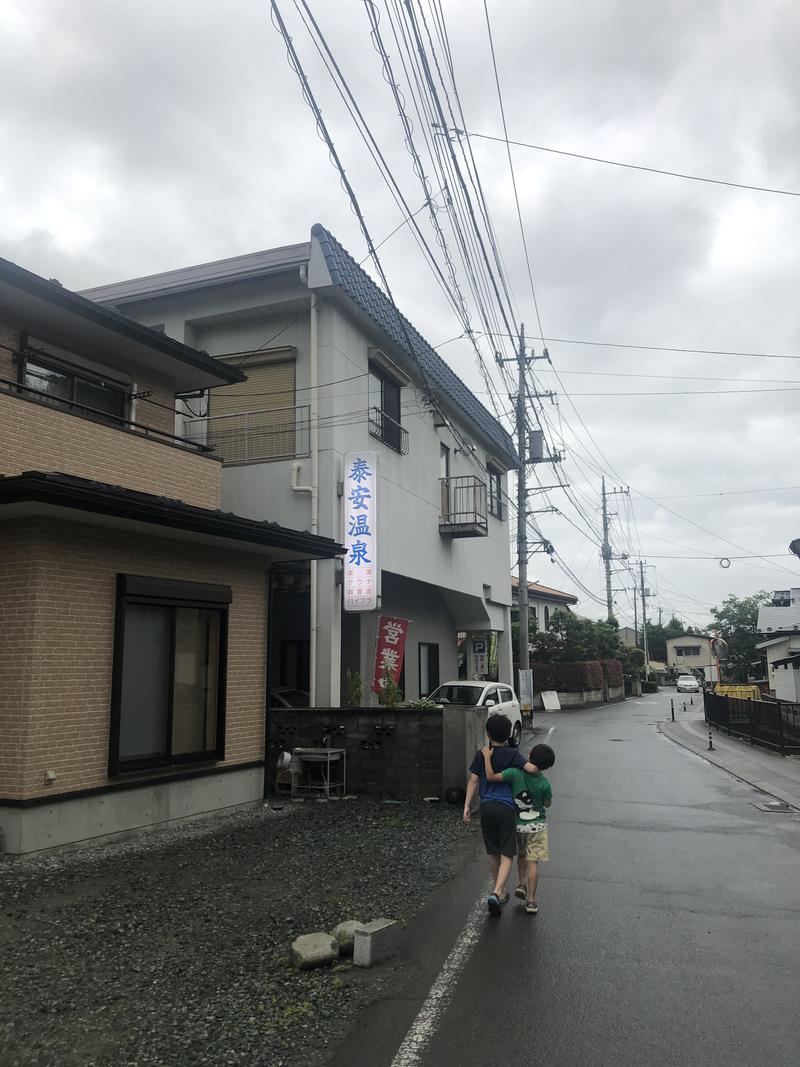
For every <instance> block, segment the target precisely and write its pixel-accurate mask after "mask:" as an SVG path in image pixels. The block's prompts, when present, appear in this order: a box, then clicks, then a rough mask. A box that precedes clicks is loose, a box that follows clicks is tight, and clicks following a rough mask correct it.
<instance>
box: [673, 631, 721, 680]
mask: <svg viewBox="0 0 800 1067" xmlns="http://www.w3.org/2000/svg"><path fill="white" fill-rule="evenodd" d="M667 667H668V668H672V669H673V670H676V671H678V673H680V672H681V671H685V673H686V674H694V673H697V672H701V673H702V675H703V677H704V678H705V680H706V681H707V682H718V681H719V671H718V668H717V660H716V657H715V656H714V655H713V654H712V652H711V638H710V637H704V636H703V635H702V634H682V635H681V636H680V637H668V638H667Z"/></svg>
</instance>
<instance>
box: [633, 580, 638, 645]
mask: <svg viewBox="0 0 800 1067" xmlns="http://www.w3.org/2000/svg"><path fill="white" fill-rule="evenodd" d="M633 647H634V648H638V647H639V595H638V593H637V591H636V578H635V576H634V579H633Z"/></svg>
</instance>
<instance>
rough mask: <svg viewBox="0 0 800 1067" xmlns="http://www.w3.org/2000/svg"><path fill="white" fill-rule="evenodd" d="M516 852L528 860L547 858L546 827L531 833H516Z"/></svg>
mask: <svg viewBox="0 0 800 1067" xmlns="http://www.w3.org/2000/svg"><path fill="white" fill-rule="evenodd" d="M517 853H518V855H519V856H520V857H522V856H524V857H525V859H528V860H549V859H550V850H549V848H548V846H547V827H546V826H545V828H544V829H543V830H537V831H536V832H535V833H532V834H517Z"/></svg>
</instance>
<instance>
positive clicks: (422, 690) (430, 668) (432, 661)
mask: <svg viewBox="0 0 800 1067" xmlns="http://www.w3.org/2000/svg"><path fill="white" fill-rule="evenodd" d="M438 688H439V646H438V645H433V644H422V643H420V645H419V695H420V696H421V697H426V696H429V695H430V694H431V693H432V692H433V691H434V689H438Z"/></svg>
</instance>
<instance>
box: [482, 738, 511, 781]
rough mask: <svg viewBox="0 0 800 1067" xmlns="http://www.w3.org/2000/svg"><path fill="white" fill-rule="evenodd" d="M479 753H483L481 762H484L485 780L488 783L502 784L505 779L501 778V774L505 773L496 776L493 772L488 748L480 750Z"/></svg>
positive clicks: (490, 753)
mask: <svg viewBox="0 0 800 1067" xmlns="http://www.w3.org/2000/svg"><path fill="white" fill-rule="evenodd" d="M481 752H482V753H483V762H484V767H485V770H486V779H487V781H489V782H504V781H505V778H504V777H503V773H505V772H503V773H501V774H498V773H497V772H496V771H495V769H494V767H493V766H492V750H491V748H489V746H488V745H487V746H486V748H482V749H481Z"/></svg>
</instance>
